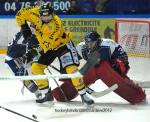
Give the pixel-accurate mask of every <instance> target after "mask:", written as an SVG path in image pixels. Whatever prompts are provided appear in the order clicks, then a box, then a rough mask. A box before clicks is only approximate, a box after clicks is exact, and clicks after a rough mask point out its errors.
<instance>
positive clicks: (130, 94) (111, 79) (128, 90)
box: [96, 61, 146, 104]
mask: <svg viewBox="0 0 150 122" xmlns="http://www.w3.org/2000/svg"><path fill="white" fill-rule="evenodd" d="M96 73H97V77H99V78H100V79H101V80H102V81H103V82H104V83H105V84H106V85H107V86H108V87H110V86H112V85H113V84H118V88H117V89H116V90H115V91H114V92H115V93H117V94H118V95H119V96H121V97H122V98H124V99H125V100H127V101H128V102H130V103H131V104H137V103H140V102H142V101H143V100H145V98H146V95H145V92H144V91H143V90H142V88H141V87H139V86H138V85H136V84H135V83H134V82H133V81H132V80H130V79H129V78H127V77H121V76H120V75H119V74H118V73H117V72H115V71H114V69H113V68H112V67H111V65H110V64H109V63H108V62H107V61H103V62H101V64H100V66H99V67H97V68H96Z"/></svg>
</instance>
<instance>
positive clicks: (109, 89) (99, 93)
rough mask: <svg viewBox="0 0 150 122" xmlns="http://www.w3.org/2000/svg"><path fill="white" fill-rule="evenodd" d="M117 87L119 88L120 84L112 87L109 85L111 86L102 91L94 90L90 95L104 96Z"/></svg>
mask: <svg viewBox="0 0 150 122" xmlns="http://www.w3.org/2000/svg"><path fill="white" fill-rule="evenodd" d="M117 88H118V85H117V84H114V85H112V86H111V87H109V88H107V89H105V90H103V91H100V92H96V91H93V92H92V93H91V94H90V95H92V96H93V97H95V98H99V97H102V96H104V95H106V94H109V93H110V92H113V91H114V90H116V89H117Z"/></svg>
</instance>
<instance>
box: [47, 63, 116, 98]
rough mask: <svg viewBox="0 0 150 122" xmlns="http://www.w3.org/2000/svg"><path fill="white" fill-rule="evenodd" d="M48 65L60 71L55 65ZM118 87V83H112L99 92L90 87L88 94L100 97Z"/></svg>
mask: <svg viewBox="0 0 150 122" xmlns="http://www.w3.org/2000/svg"><path fill="white" fill-rule="evenodd" d="M49 67H51V68H53V69H55V70H56V71H58V72H60V70H59V69H57V68H56V67H55V66H53V65H49ZM117 88H118V85H117V84H114V85H112V86H111V87H109V88H107V89H105V90H103V91H100V92H97V91H94V90H93V89H91V88H90V89H91V90H92V93H91V94H90V95H91V96H93V97H95V98H99V97H102V96H104V95H106V94H109V93H110V92H113V91H114V90H116V89H117Z"/></svg>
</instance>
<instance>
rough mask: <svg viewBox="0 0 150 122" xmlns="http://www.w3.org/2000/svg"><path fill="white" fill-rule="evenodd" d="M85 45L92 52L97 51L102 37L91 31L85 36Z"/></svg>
mask: <svg viewBox="0 0 150 122" xmlns="http://www.w3.org/2000/svg"><path fill="white" fill-rule="evenodd" d="M84 41H85V44H86V46H87V47H88V48H89V49H90V50H95V49H96V48H97V47H98V45H99V44H100V43H101V38H100V35H99V34H98V33H97V32H96V31H91V32H90V33H88V34H87V35H86V36H85V39H84Z"/></svg>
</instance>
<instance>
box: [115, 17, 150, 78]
mask: <svg viewBox="0 0 150 122" xmlns="http://www.w3.org/2000/svg"><path fill="white" fill-rule="evenodd" d="M115 32H116V33H115V34H116V35H115V37H116V41H117V42H118V43H119V44H120V45H121V46H122V47H123V49H124V50H125V51H126V52H127V53H128V56H129V64H130V67H131V68H130V71H129V76H130V77H131V78H133V79H137V80H138V79H139V80H150V75H149V74H150V21H149V20H117V21H116V23H115Z"/></svg>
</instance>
